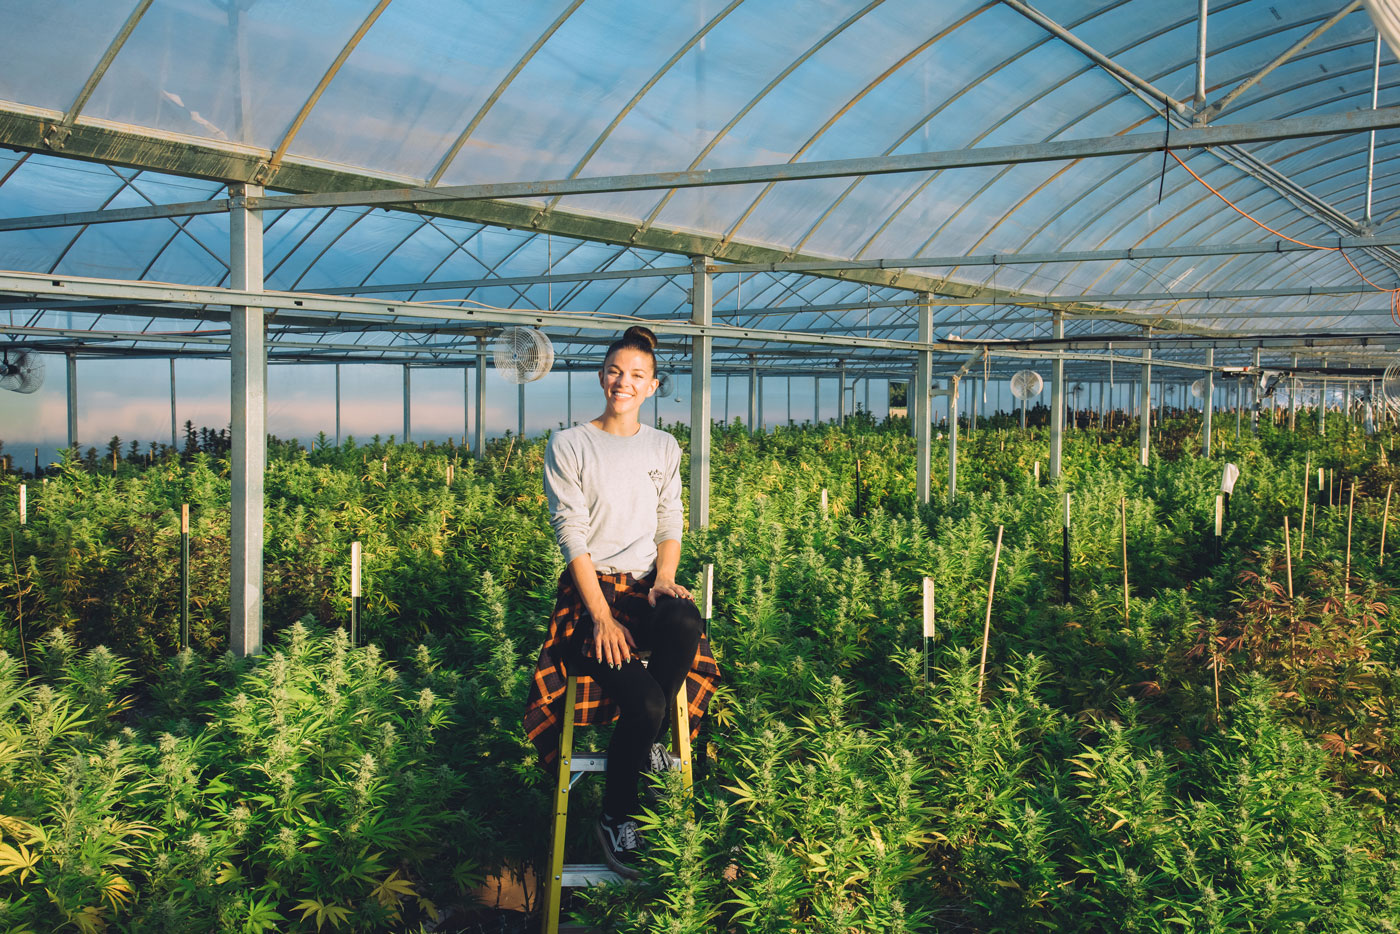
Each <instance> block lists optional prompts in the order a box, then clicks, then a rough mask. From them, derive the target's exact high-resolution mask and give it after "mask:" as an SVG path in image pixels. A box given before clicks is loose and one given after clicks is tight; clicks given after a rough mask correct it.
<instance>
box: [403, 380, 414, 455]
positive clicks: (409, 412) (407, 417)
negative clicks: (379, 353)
mask: <svg viewBox="0 0 1400 934" xmlns="http://www.w3.org/2000/svg"><path fill="white" fill-rule="evenodd" d="M412 400H413V380H412V377H410V376H409V369H408V364H407V363H405V364H404V365H403V443H404V444H408V443H409V442H411V441H412V440H413V402H412Z"/></svg>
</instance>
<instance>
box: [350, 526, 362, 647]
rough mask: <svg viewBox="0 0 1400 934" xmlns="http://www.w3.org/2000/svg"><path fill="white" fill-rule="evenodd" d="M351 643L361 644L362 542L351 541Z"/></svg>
mask: <svg viewBox="0 0 1400 934" xmlns="http://www.w3.org/2000/svg"><path fill="white" fill-rule="evenodd" d="M350 644H351V645H355V646H358V645H359V644H360V543H359V542H351V543H350Z"/></svg>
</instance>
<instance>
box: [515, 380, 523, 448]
mask: <svg viewBox="0 0 1400 934" xmlns="http://www.w3.org/2000/svg"><path fill="white" fill-rule="evenodd" d="M515 437H516V439H517V440H518V441H524V440H525V384H524V383H521V384H520V385H518V386H517V387H516V388H515Z"/></svg>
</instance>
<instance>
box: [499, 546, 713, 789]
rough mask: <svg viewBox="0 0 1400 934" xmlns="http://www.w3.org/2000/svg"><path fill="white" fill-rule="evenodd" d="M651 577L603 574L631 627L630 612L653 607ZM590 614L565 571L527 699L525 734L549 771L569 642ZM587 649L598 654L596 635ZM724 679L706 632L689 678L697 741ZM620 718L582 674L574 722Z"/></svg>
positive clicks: (619, 616)
mask: <svg viewBox="0 0 1400 934" xmlns="http://www.w3.org/2000/svg"><path fill="white" fill-rule="evenodd" d="M651 580H652V578H651V576H648V577H646V578H636V577H633V576H632V575H631V574H603V573H599V574H598V585H599V586H600V587H602V589H603V596H604V597H605V598H606V599H607V601H608V605H609V606H611V607H612V610H613V618H614V619H616V620H617V621H618V622H619V623H621V624H622V625H624V626H626V625H628V623H629V621H630V619H631V614H630V613H629V612H628V611H629V610H631V611H632V612H645V611H646V610H648V609H650V605H649V604H646V602H645V601H646V598H647V593H648V592H650V590H651ZM638 600H640V601H642V605H641V606H638V605H637V603H636V601H638ZM587 616H588V610H587V608H585V607H584V605H583V600H582V598H581V597H580V595H579V592H578V588H577V587H575V586H574V580H573V575H572V574H571V573H570V572H569V571H568V570H567V569H566V570H565V571H564V574H563V576H562V577H560V578H559V595H558V597H557V598H556V599H555V602H554V612H553V614H551V615H550V618H549V635H548V637H547V638H546V639H545V642H544V646H543V647H541V649H540V657H539V661H538V662H537V663H536V664H535V676H534V678H533V679H532V681H531V684H530V697H529V699H528V700H527V701H526V702H525V717H524V722H525V735H526V736H528V737H529V739H530V742H532V743H534V744H535V748H536V749H538V750H539V753H540V760H541V765H543V766H544V767H545V768H546V769H548V768H552V767H553V766H554V763H555V762H556V761H557V760H558V758H559V731H560V729H561V728H562V722H561V721H562V718H563V715H564V689H565V688H566V687H567V686H568V680H569V672H568V667H567V662H566V658H567V656H568V646H569V643H570V642H571V641H572V640H573V638H574V631H575V629H577V628H578V625H579V623H580V621H582V620H584V619H585V618H587ZM590 628H591V627H590ZM582 652H583V654H584V655H586V656H588V657H590V658H594V657H596V656H595V655H594V649H593V637H592V635H591V634H590V635H589V636H588V637H587V638H586V639H585V640H584V642H583V646H582ZM719 681H720V674H719V665H717V664H716V663H715V657H714V655H712V654H711V653H710V640H709V636H708V635H702V636H701V637H700V645H699V647H698V648H696V650H695V661H694V662H692V663H691V666H690V671H689V673H687V674H686V676H685V692H686V699H687V701H688V704H689V707H690V738H691V739H692V740H693V739H695V735H696V733H698V732H699V730H700V718H701V717H703V716H704V715H705V707H706V706H707V705H708V704H709V702H710V695H712V694H714V692H715V688H716V687H718V686H719ZM616 719H617V705H616V704H614V703H613V702H612V700H610V699H609V698H608V697H607V696H606V695H604V694H603V688H602V686H601V685H599V684H597V683H596V682H595V681H594V680H593V679H592V678H590V677H588V676H587V675H583V674H580V675H579V676H578V692H577V695H576V698H575V701H574V725H575V726H590V725H596V724H600V723H611V722H612V721H613V720H616Z"/></svg>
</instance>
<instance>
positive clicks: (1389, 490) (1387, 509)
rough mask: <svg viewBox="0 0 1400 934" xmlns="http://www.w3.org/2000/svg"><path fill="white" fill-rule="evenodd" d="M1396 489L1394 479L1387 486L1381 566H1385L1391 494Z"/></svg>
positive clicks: (1382, 531)
mask: <svg viewBox="0 0 1400 934" xmlns="http://www.w3.org/2000/svg"><path fill="white" fill-rule="evenodd" d="M1394 490H1395V481H1394V480H1392V481H1390V484H1389V485H1388V486H1387V487H1386V488H1385V517H1384V518H1382V519H1381V553H1380V561H1379V564H1380V566H1381V567H1385V529H1386V526H1388V525H1390V494H1391V493H1392V492H1394Z"/></svg>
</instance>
